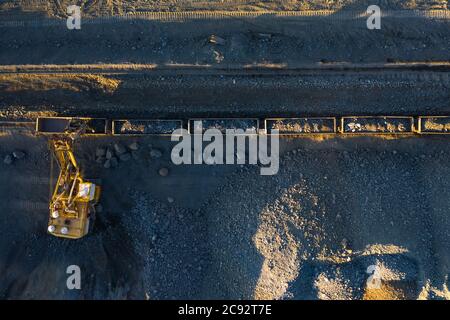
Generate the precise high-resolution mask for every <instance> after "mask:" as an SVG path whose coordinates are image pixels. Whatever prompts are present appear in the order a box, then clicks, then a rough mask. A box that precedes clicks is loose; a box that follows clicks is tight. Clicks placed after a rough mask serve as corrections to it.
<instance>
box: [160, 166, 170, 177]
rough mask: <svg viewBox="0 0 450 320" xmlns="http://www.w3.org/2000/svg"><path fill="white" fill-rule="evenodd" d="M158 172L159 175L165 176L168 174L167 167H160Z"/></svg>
mask: <svg viewBox="0 0 450 320" xmlns="http://www.w3.org/2000/svg"><path fill="white" fill-rule="evenodd" d="M158 173H159V175H160V176H161V177H167V176H168V175H169V169H167V168H161V169H159V170H158Z"/></svg>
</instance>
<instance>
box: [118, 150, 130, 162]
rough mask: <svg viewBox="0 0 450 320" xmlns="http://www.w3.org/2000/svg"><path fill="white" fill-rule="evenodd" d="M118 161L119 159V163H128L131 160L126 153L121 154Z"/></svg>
mask: <svg viewBox="0 0 450 320" xmlns="http://www.w3.org/2000/svg"><path fill="white" fill-rule="evenodd" d="M119 159H120V161H123V162H125V161H128V160H130V159H131V154H130V153H128V152H126V153H123V154H121V155H120V156H119Z"/></svg>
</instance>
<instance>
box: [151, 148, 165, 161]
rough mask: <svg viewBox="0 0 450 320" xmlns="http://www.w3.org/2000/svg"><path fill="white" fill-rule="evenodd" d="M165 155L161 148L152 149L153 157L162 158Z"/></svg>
mask: <svg viewBox="0 0 450 320" xmlns="http://www.w3.org/2000/svg"><path fill="white" fill-rule="evenodd" d="M162 155H163V153H162V151H161V150H159V149H151V150H150V157H151V158H153V159H158V158H161V157H162Z"/></svg>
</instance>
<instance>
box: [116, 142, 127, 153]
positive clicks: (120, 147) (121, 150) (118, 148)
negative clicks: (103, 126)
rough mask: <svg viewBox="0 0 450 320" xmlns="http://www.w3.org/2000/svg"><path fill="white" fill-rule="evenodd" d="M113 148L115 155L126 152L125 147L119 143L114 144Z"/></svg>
mask: <svg viewBox="0 0 450 320" xmlns="http://www.w3.org/2000/svg"><path fill="white" fill-rule="evenodd" d="M114 150H115V151H116V155H118V156H120V155H121V154H124V153H125V152H127V149H126V148H125V147H124V146H123V145H122V144H120V143H115V144H114Z"/></svg>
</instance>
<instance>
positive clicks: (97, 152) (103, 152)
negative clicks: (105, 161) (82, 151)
mask: <svg viewBox="0 0 450 320" xmlns="http://www.w3.org/2000/svg"><path fill="white" fill-rule="evenodd" d="M105 155H106V149H105V148H102V147H98V148H97V149H96V150H95V156H96V157H104V156H105Z"/></svg>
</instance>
